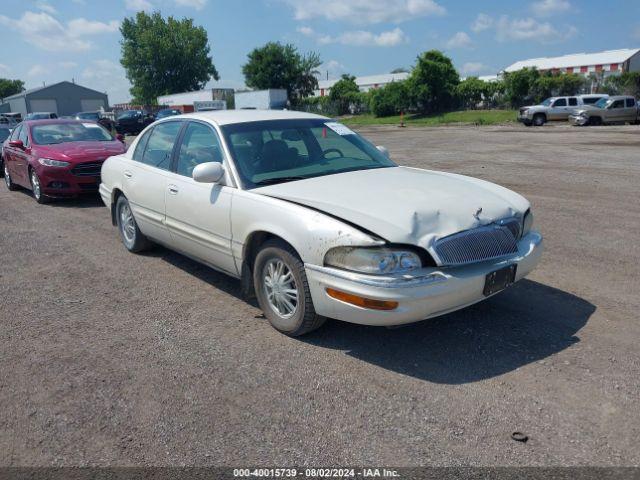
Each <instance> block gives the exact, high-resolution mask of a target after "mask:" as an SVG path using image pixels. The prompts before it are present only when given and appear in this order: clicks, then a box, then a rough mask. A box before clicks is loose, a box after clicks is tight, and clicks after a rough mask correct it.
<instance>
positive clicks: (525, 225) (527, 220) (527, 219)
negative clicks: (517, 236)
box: [522, 209, 533, 237]
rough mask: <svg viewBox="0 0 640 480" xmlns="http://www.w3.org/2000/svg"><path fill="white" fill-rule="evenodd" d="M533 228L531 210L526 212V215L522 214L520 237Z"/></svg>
mask: <svg viewBox="0 0 640 480" xmlns="http://www.w3.org/2000/svg"><path fill="white" fill-rule="evenodd" d="M532 227H533V213H532V212H531V209H529V210H527V213H525V214H524V219H523V220H522V236H523V237H524V236H525V235H526V234H527V233H529V232H530V231H531V228H532Z"/></svg>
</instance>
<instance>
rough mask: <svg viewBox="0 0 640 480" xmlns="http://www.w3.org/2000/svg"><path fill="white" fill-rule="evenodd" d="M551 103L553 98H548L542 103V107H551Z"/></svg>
mask: <svg viewBox="0 0 640 480" xmlns="http://www.w3.org/2000/svg"><path fill="white" fill-rule="evenodd" d="M551 102H553V98H547V99H546V100H545V101H544V102H542V103H541V104H540V105H544V106H545V107H548V106H549V105H551Z"/></svg>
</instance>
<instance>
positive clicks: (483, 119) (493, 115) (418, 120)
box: [340, 110, 517, 126]
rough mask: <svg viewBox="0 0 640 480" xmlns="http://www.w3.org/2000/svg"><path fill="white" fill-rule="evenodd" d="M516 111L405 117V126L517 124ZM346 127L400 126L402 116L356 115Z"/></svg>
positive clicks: (470, 111)
mask: <svg viewBox="0 0 640 480" xmlns="http://www.w3.org/2000/svg"><path fill="white" fill-rule="evenodd" d="M516 116H517V111H516V110H463V111H459V112H448V113H443V114H441V115H429V116H424V115H405V117H404V123H405V125H419V126H438V125H450V124H456V123H458V124H471V125H498V124H502V123H510V122H515V121H516ZM340 121H341V122H342V123H344V124H345V125H354V126H358V125H400V115H394V116H392V117H380V118H378V117H375V116H373V115H370V114H367V115H355V116H352V117H342V118H341V119H340Z"/></svg>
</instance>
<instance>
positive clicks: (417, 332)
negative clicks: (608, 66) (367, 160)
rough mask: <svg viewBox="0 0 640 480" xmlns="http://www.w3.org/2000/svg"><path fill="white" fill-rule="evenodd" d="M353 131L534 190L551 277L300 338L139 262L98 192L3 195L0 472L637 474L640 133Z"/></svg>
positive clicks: (537, 275)
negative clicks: (479, 299)
mask: <svg viewBox="0 0 640 480" xmlns="http://www.w3.org/2000/svg"><path fill="white" fill-rule="evenodd" d="M362 132H363V133H365V134H366V135H367V136H368V137H369V138H371V139H372V140H374V141H375V142H376V143H378V144H383V145H386V146H387V147H388V148H389V150H390V152H391V154H392V156H393V157H394V159H396V160H397V161H398V162H399V163H401V164H405V165H412V166H418V167H424V168H433V169H437V170H445V171H450V172H456V173H462V174H466V175H472V176H477V177H481V178H484V179H487V180H490V181H494V182H497V183H500V184H502V185H505V186H507V187H509V188H512V189H514V190H516V191H518V192H520V193H522V194H524V195H525V196H526V197H528V198H529V200H531V202H532V204H533V208H534V212H535V214H536V224H537V226H538V227H539V228H540V229H541V230H542V232H543V234H544V235H545V241H546V252H545V255H544V257H543V260H542V262H541V264H540V266H539V268H538V269H537V270H536V271H535V272H534V273H533V274H532V275H531V276H530V278H529V279H528V280H524V281H522V282H520V283H519V284H517V285H516V286H514V287H513V288H511V289H509V290H507V291H506V292H504V293H502V294H500V295H498V296H497V297H494V298H492V299H490V300H488V301H486V302H483V303H481V304H478V305H475V306H473V307H470V308H468V309H466V310H464V311H461V312H457V313H454V314H450V315H447V316H444V317H440V318H438V319H434V320H430V321H426V322H422V323H420V324H415V325H412V326H408V327H405V328H400V329H395V330H387V329H384V328H374V327H364V326H356V325H350V324H346V323H342V322H337V321H332V322H328V324H327V325H326V326H325V327H324V328H323V329H322V330H320V331H318V332H316V333H313V334H311V335H309V336H306V337H303V338H300V339H291V338H287V337H285V336H283V335H280V334H278V333H277V332H276V331H275V330H273V329H272V328H271V327H270V326H269V324H268V323H267V322H266V320H264V319H261V318H258V317H257V316H258V314H259V310H258V309H257V308H256V307H255V306H253V305H250V304H247V303H245V302H244V301H243V300H242V299H241V298H240V297H239V290H240V289H239V284H238V282H236V281H234V280H232V279H229V278H227V277H225V276H223V275H221V274H218V273H216V272H214V271H212V270H210V269H208V268H206V267H203V266H200V265H198V264H196V263H194V262H193V261H191V260H189V259H187V258H185V257H182V256H180V255H178V254H175V253H172V252H169V251H167V250H165V249H162V248H157V249H156V250H154V251H152V252H151V253H148V254H145V255H138V256H137V255H132V254H129V253H127V252H126V251H125V249H124V247H123V246H122V245H121V244H120V241H119V238H118V235H117V232H116V230H115V229H114V228H113V227H112V226H111V224H110V221H109V214H108V211H107V209H106V208H104V206H102V204H101V202H100V201H99V199H98V198H97V197H96V198H85V199H80V200H74V201H64V202H56V203H54V204H52V205H45V206H40V205H37V204H36V203H35V201H34V200H33V199H32V198H31V197H30V195H29V193H27V192H8V191H7V189H6V188H5V186H4V183H2V186H0V232H1V233H0V235H1V237H0V238H1V240H0V264H1V265H2V269H1V270H0V292H2V295H1V296H0V343H1V345H2V347H1V348H0V366H1V368H0V465H5V466H6V465H183V464H186V465H233V466H247V465H260V466H263V465H269V466H284V465H299V466H327V465H345V464H349V465H371V464H377V465H383V464H384V465H394V466H412V465H559V464H564V465H638V464H640V447H639V446H638V442H637V439H638V436H640V416H639V415H638V412H640V375H639V373H640V368H639V367H640V350H639V348H638V344H639V340H640V323H639V322H638V308H639V307H640V294H639V293H640V292H639V288H638V279H639V278H640V250H639V249H638V238H640V212H639V210H638V206H639V205H640V202H639V200H640V195H639V194H638V185H640V153H639V152H640V128H639V127H602V128H585V129H579V128H566V127H563V126H558V127H553V126H552V127H544V128H539V129H526V128H524V127H520V126H503V127H481V128H474V127H440V128H405V129H400V128H397V127H376V128H374V127H371V128H366V129H362ZM516 430H517V431H521V432H524V433H526V434H527V435H528V436H529V441H528V442H527V443H518V442H515V441H513V440H512V439H511V438H510V435H511V433H512V432H513V431H516Z"/></svg>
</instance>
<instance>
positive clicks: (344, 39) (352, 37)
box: [318, 28, 409, 47]
mask: <svg viewBox="0 0 640 480" xmlns="http://www.w3.org/2000/svg"><path fill="white" fill-rule="evenodd" d="M408 41H409V38H408V37H407V36H406V35H405V33H404V32H403V31H402V30H400V29H399V28H394V29H393V30H390V31H388V32H381V33H379V34H375V33H372V32H368V31H365V30H355V31H351V32H344V33H341V34H340V35H338V36H336V37H331V36H329V35H323V36H319V37H318V43H320V44H323V45H325V44H328V43H339V44H342V45H350V46H354V47H394V46H396V45H400V44H402V43H407V42H408Z"/></svg>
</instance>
